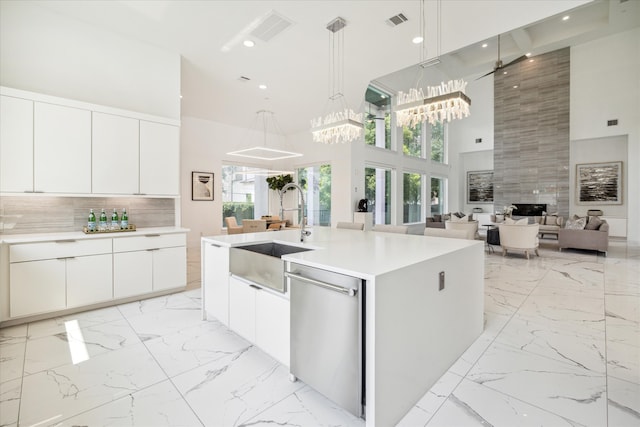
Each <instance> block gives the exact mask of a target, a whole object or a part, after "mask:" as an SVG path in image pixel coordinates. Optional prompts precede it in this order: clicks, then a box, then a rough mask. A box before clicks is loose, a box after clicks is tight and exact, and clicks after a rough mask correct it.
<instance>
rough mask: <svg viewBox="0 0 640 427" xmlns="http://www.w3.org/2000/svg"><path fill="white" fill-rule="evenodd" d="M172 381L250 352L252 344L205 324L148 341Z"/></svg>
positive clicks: (213, 324)
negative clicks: (210, 363) (217, 361)
mask: <svg viewBox="0 0 640 427" xmlns="http://www.w3.org/2000/svg"><path fill="white" fill-rule="evenodd" d="M145 345H146V346H147V348H148V349H149V351H150V352H151V354H153V357H154V358H155V359H156V360H157V361H158V363H159V364H160V366H161V367H162V369H164V371H165V372H166V373H167V375H168V376H169V377H174V376H176V375H178V374H180V373H183V372H185V371H188V370H190V369H193V368H195V367H197V366H201V365H204V364H206V363H209V362H211V361H214V360H218V359H221V358H224V357H227V356H232V357H233V356H234V355H237V354H239V353H240V352H242V351H244V350H246V349H247V348H248V347H249V346H250V345H251V344H250V343H249V342H248V341H246V340H244V339H243V338H241V337H240V336H238V335H237V334H235V333H233V332H231V331H230V330H229V329H228V328H227V327H226V326H224V325H223V324H222V323H220V322H218V321H207V322H201V323H200V324H199V325H197V326H193V327H189V328H185V329H182V330H180V331H178V332H176V333H174V334H171V335H165V336H163V337H159V338H155V339H152V340H148V341H145Z"/></svg>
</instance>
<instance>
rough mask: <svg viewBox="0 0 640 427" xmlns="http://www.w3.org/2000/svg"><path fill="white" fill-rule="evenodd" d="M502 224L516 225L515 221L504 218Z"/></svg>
mask: <svg viewBox="0 0 640 427" xmlns="http://www.w3.org/2000/svg"><path fill="white" fill-rule="evenodd" d="M504 223H505V224H515V223H516V221H515V220H513V219H511V218H505V219H504Z"/></svg>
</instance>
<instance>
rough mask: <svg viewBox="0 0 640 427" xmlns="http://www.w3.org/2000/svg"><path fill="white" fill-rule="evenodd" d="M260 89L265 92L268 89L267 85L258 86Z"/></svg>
mask: <svg viewBox="0 0 640 427" xmlns="http://www.w3.org/2000/svg"><path fill="white" fill-rule="evenodd" d="M258 87H259V88H260V89H262V90H265V89H266V88H267V85H258Z"/></svg>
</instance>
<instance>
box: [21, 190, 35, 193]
mask: <svg viewBox="0 0 640 427" xmlns="http://www.w3.org/2000/svg"><path fill="white" fill-rule="evenodd" d="M33 192H34V191H33V190H24V191H23V193H33Z"/></svg>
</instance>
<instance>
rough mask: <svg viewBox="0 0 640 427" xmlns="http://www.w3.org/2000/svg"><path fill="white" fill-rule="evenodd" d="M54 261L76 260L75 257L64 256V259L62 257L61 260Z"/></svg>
mask: <svg viewBox="0 0 640 427" xmlns="http://www.w3.org/2000/svg"><path fill="white" fill-rule="evenodd" d="M56 259H57V260H58V261H66V260H68V259H76V257H74V256H65V257H62V258H56Z"/></svg>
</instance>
